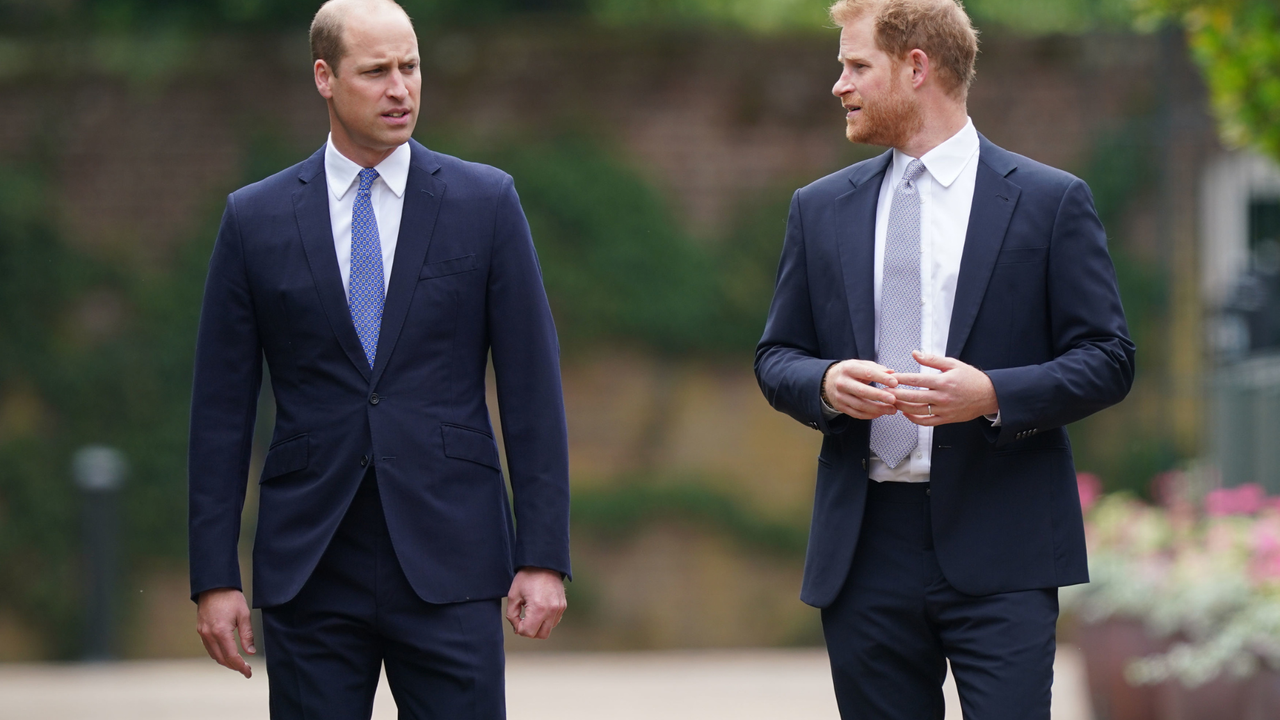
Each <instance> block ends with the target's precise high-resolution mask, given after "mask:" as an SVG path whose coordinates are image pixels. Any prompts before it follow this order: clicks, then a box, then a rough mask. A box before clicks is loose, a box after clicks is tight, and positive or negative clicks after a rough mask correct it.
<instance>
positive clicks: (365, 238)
mask: <svg viewBox="0 0 1280 720" xmlns="http://www.w3.org/2000/svg"><path fill="white" fill-rule="evenodd" d="M377 179H378V171H377V170H374V169H373V168H365V169H363V170H361V171H360V189H359V190H358V191H357V192H356V202H355V205H354V207H352V209H351V279H350V292H349V299H350V303H351V321H352V322H353V323H355V326H356V334H357V335H359V336H360V345H362V346H363V347H364V355H365V358H366V359H368V361H369V367H371V368H372V367H373V358H374V357H375V356H376V355H377V354H378V330H379V329H381V327H382V306H383V304H384V303H385V302H386V298H387V295H386V289H385V288H384V287H383V271H382V241H381V240H379V239H378V218H377V217H375V216H374V214H373V201H372V199H371V195H370V190H371V188H372V187H373V181H374V180H377Z"/></svg>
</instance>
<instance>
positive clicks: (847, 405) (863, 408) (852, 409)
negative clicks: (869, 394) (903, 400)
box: [835, 398, 898, 420]
mask: <svg viewBox="0 0 1280 720" xmlns="http://www.w3.org/2000/svg"><path fill="white" fill-rule="evenodd" d="M835 408H836V409H837V410H839V411H840V412H842V413H844V414H845V415H849V416H851V417H855V418H857V419H859V420H871V419H873V418H878V417H884V416H885V415H893V414H894V413H896V412H898V408H896V407H894V406H893V405H886V404H884V403H873V402H867V401H865V400H861V399H858V398H854V399H853V400H852V401H849V402H842V403H839V404H837V405H836V406H835Z"/></svg>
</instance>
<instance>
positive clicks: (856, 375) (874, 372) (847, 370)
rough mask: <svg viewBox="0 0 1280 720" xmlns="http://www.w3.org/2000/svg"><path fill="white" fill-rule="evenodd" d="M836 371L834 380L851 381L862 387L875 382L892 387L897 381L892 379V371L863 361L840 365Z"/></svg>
mask: <svg viewBox="0 0 1280 720" xmlns="http://www.w3.org/2000/svg"><path fill="white" fill-rule="evenodd" d="M836 370H837V372H836V379H840V378H844V379H847V380H853V381H854V382H856V383H859V384H862V385H865V384H867V383H873V382H876V383H880V384H881V385H887V386H889V387H893V386H895V385H897V384H898V381H897V380H896V379H895V378H894V375H893V370H890V369H889V368H887V367H885V366H883V365H878V364H876V363H873V362H867V361H865V360H853V361H849V362H845V363H841V364H840V365H839V366H837V368H836Z"/></svg>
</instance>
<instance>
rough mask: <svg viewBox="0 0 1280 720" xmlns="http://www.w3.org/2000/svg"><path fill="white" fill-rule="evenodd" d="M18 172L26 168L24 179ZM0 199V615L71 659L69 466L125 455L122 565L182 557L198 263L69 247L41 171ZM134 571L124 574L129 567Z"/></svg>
mask: <svg viewBox="0 0 1280 720" xmlns="http://www.w3.org/2000/svg"><path fill="white" fill-rule="evenodd" d="M23 170H26V172H23ZM0 177H4V178H5V180H4V184H5V186H4V187H3V188H0V197H3V198H5V199H6V201H7V202H5V203H4V205H3V206H2V207H0V276H3V277H4V278H5V282H4V283H3V284H0V305H2V306H3V307H6V308H21V311H18V312H7V313H3V314H0V413H2V416H3V421H2V422H0V463H3V464H4V466H5V473H4V474H3V475H0V605H3V606H6V607H9V608H13V609H15V610H17V611H19V612H21V613H22V614H23V615H24V616H26V617H28V618H29V619H31V620H32V621H33V624H34V625H35V627H36V629H37V630H38V631H40V632H41V634H43V635H44V637H45V638H46V639H47V641H48V644H49V648H48V649H49V651H50V652H51V653H53V654H54V655H56V656H67V655H69V654H71V653H73V652H75V650H76V647H75V646H76V638H77V635H78V633H77V630H78V618H79V609H80V608H79V606H78V604H79V598H80V597H81V592H82V590H83V588H81V587H80V577H81V571H80V570H81V569H80V562H81V560H80V550H81V546H80V544H79V543H80V538H79V535H80V533H79V517H78V513H79V508H80V505H81V503H82V502H83V499H82V498H81V497H80V496H79V495H78V493H77V491H76V490H74V488H73V486H72V483H71V478H70V474H71V472H70V467H69V461H68V458H70V457H71V455H72V453H73V451H74V450H75V449H76V448H77V447H80V446H82V445H85V444H89V443H106V444H110V445H114V446H116V447H118V448H120V449H122V450H124V451H125V453H126V455H127V456H128V458H129V461H130V465H131V471H130V475H129V478H128V481H127V483H126V486H125V489H124V490H123V493H122V503H121V513H122V515H123V517H122V525H123V526H125V527H127V528H129V532H128V534H127V537H125V538H124V546H123V548H122V549H123V550H124V554H125V556H126V557H130V558H149V559H151V560H152V561H154V560H156V559H168V561H170V562H176V561H177V560H179V559H180V558H181V556H182V553H183V548H184V538H185V527H184V518H185V514H186V513H185V502H184V493H183V489H184V487H185V482H184V478H185V462H184V449H185V447H186V414H187V397H188V396H189V393H188V391H187V388H188V387H189V383H190V373H191V353H192V349H193V348H192V344H193V339H194V327H195V317H196V312H197V311H198V305H199V292H200V283H199V282H198V281H197V282H196V283H194V284H193V283H189V282H179V281H178V280H179V279H180V278H182V277H183V276H184V275H185V276H187V277H190V276H192V275H195V276H196V277H198V276H199V275H198V273H202V268H201V266H202V265H203V263H204V259H203V258H198V259H195V260H194V268H191V267H190V266H191V265H192V264H193V263H192V260H193V258H191V257H185V256H184V257H183V258H182V259H180V260H179V265H183V264H186V265H188V266H189V267H188V268H187V272H179V273H176V274H175V275H174V276H159V275H154V274H147V273H138V272H136V271H133V272H130V271H127V270H126V269H125V268H123V267H121V266H119V265H118V264H116V263H112V262H109V261H104V260H98V259H93V258H90V257H88V256H86V255H85V254H83V253H78V252H74V251H73V250H72V249H71V248H68V247H67V246H66V245H65V244H64V243H63V242H62V241H61V240H60V238H59V237H58V234H57V233H56V232H54V230H53V229H52V227H51V225H50V224H49V222H48V218H50V217H52V216H54V212H53V208H52V207H51V206H50V203H49V202H48V201H47V200H46V197H47V194H46V193H45V192H43V188H42V187H41V185H40V183H39V182H38V181H30V180H26V181H19V180H14V179H13V178H31V177H39V174H38V170H33V169H30V168H7V169H6V170H5V171H4V172H2V173H0ZM132 569H134V568H132V567H130V568H126V571H131V570H132Z"/></svg>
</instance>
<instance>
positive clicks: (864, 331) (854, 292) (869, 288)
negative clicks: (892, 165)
mask: <svg viewBox="0 0 1280 720" xmlns="http://www.w3.org/2000/svg"><path fill="white" fill-rule="evenodd" d="M892 159H893V151H889V152H887V153H884V154H883V155H881V156H880V157H877V158H874V159H872V160H868V161H867V162H866V163H864V164H863V165H861V166H859V167H858V168H857V170H855V171H854V172H853V173H852V174H851V175H850V176H849V182H851V183H853V186H854V187H853V190H851V191H849V192H847V193H845V194H844V195H841V196H840V197H838V198H836V214H835V219H836V223H837V226H836V229H835V230H836V232H835V237H836V247H837V248H839V253H840V268H841V271H842V273H843V275H844V288H845V296H846V298H847V299H848V302H849V319H850V320H851V321H852V323H853V339H854V345H855V347H856V348H857V357H859V358H861V359H863V360H875V358H876V305H875V265H876V204H877V203H878V202H879V200H880V183H881V182H882V181H883V177H884V173H885V172H886V171H887V169H888V167H889V161H890V160H892Z"/></svg>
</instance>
